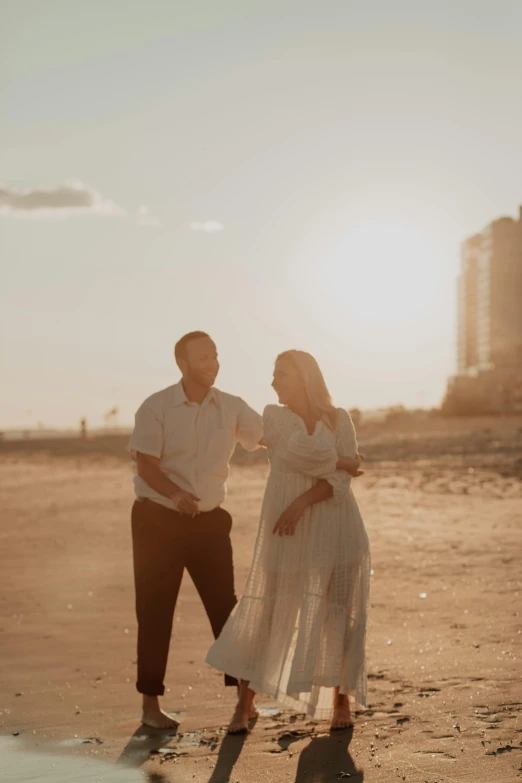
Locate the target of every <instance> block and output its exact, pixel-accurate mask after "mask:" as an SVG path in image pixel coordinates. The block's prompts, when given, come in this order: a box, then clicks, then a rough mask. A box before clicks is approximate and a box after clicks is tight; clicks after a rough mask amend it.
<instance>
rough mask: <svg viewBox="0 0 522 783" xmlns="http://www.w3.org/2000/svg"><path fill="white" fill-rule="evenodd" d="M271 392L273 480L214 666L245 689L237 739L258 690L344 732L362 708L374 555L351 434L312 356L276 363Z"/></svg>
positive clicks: (268, 433) (267, 416)
mask: <svg viewBox="0 0 522 783" xmlns="http://www.w3.org/2000/svg"><path fill="white" fill-rule="evenodd" d="M272 386H273V388H274V390H275V391H276V393H277V395H278V397H279V402H280V403H281V405H268V406H267V407H266V408H265V411H264V413H263V419H264V441H265V445H266V446H267V447H268V452H269V458H270V475H269V478H268V482H267V486H266V490H265V495H264V499H263V505H262V509H261V520H260V525H259V532H258V536H257V541H256V545H255V550H254V559H253V562H252V566H251V568H250V573H249V576H248V580H247V584H246V588H245V592H244V594H243V596H242V598H241V600H240V602H239V603H238V604H237V605H236V607H235V609H234V610H233V612H232V614H231V615H230V617H229V619H228V621H227V623H226V624H225V626H224V628H223V630H222V632H221V635H220V636H219V638H218V639H217V640H216V642H214V644H213V645H212V647H211V648H210V650H209V653H208V655H207V662H208V663H209V664H210V665H211V666H213V667H215V668H216V669H219V670H220V671H224V672H226V673H227V674H230V675H232V676H235V677H237V678H238V679H239V680H240V681H241V684H240V688H239V700H238V704H237V707H236V710H235V713H234V716H233V718H232V721H231V723H230V725H229V729H228V730H229V732H231V733H236V732H239V731H246V730H248V721H249V715H250V712H251V709H252V708H253V698H254V695H255V692H256V691H262V692H264V693H266V694H268V695H270V696H272V697H273V698H275V699H278V700H279V701H280V702H281V703H282V704H283V705H284V706H285V707H288V708H290V709H294V710H298V711H305V712H306V713H307V714H308V715H311V716H314V717H317V718H326V717H330V716H332V728H345V727H347V726H350V725H353V719H352V712H351V708H350V699H352V700H353V701H355V702H357V703H359V704H361V705H364V704H365V703H366V671H365V659H364V645H365V636H366V613H367V605H368V590H369V575H370V552H369V545H368V538H367V535H366V531H365V529H364V523H363V521H362V518H361V515H360V513H359V509H358V507H357V503H356V501H355V498H354V496H353V493H352V490H351V487H350V484H351V478H350V475H349V473H352V474H353V475H359V473H360V472H359V471H358V466H359V462H358V455H357V442H356V437H355V430H354V427H353V424H352V421H351V419H350V416H349V414H348V413H347V412H346V411H345V410H343V409H341V408H338V409H336V408H334V406H333V404H332V401H331V398H330V394H329V392H328V389H327V388H326V384H325V382H324V378H323V376H322V374H321V371H320V369H319V366H318V364H317V362H316V361H315V359H314V358H313V357H312V356H311V355H310V354H308V353H305V352H303V351H286V352H285V353H282V354H280V356H278V358H277V360H276V364H275V369H274V379H273V382H272ZM318 479H319V481H318ZM332 689H333V693H332Z"/></svg>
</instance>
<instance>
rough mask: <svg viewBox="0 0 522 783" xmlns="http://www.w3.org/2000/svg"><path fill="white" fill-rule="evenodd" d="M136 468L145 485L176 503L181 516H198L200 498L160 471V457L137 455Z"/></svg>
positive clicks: (138, 453) (139, 453)
mask: <svg viewBox="0 0 522 783" xmlns="http://www.w3.org/2000/svg"><path fill="white" fill-rule="evenodd" d="M136 468H137V470H138V475H139V477H140V478H142V479H143V481H144V482H145V484H148V486H149V487H150V488H151V489H153V490H154V491H155V492H158V493H159V494H160V495H163V496H164V497H166V498H170V499H171V500H173V501H174V502H175V503H176V508H177V510H178V511H179V512H180V513H181V514H197V513H198V510H199V509H198V502H199V500H200V499H199V498H198V497H196V496H195V495H193V494H192V493H191V492H186V491H185V490H184V489H181V487H179V486H178V485H177V484H175V483H174V482H173V481H171V480H170V479H169V478H167V476H166V475H165V474H164V473H163V472H162V471H161V470H160V467H159V457H152V456H150V454H142V453H141V452H140V451H138V452H137V453H136Z"/></svg>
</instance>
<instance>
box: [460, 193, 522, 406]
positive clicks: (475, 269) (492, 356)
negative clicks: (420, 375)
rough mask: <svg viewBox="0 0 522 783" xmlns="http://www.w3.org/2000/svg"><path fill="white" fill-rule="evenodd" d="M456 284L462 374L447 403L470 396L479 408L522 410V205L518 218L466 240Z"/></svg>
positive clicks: (493, 225) (493, 226) (503, 222)
mask: <svg viewBox="0 0 522 783" xmlns="http://www.w3.org/2000/svg"><path fill="white" fill-rule="evenodd" d="M457 288H458V335H457V375H456V376H455V377H454V378H452V379H450V381H449V385H448V393H447V396H446V400H445V404H446V403H448V400H449V399H450V398H452V399H453V400H456V399H457V397H459V398H460V399H461V400H464V399H465V398H469V397H470V395H471V397H474V398H475V407H476V408H477V409H478V408H485V409H487V410H488V411H498V412H501V411H505V412H509V411H512V410H517V411H522V206H521V207H520V209H519V216H518V220H517V219H513V218H510V217H504V218H500V219H499V220H495V221H494V222H493V223H491V224H490V225H489V226H487V228H485V229H484V231H482V232H481V233H480V234H475V235H474V236H471V237H469V238H468V239H466V240H465V241H464V242H463V244H462V248H461V259H460V274H459V277H458V283H457ZM459 407H460V406H459Z"/></svg>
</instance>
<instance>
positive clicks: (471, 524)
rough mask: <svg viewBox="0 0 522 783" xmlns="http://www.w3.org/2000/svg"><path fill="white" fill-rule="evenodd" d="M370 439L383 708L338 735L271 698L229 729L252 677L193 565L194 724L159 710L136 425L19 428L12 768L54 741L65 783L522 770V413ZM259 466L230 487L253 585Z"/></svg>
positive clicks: (9, 726) (240, 557)
mask: <svg viewBox="0 0 522 783" xmlns="http://www.w3.org/2000/svg"><path fill="white" fill-rule="evenodd" d="M359 440H360V447H361V450H362V451H363V452H366V454H367V457H368V459H367V462H366V466H365V470H366V473H365V475H364V476H363V477H361V478H360V479H357V481H356V482H354V491H355V493H356V496H357V498H358V501H359V504H360V507H361V510H362V512H363V516H364V519H365V522H366V526H367V530H368V534H369V537H370V542H371V547H372V568H373V572H374V573H373V576H372V588H371V610H370V623H369V629H368V643H367V656H368V671H369V698H368V701H369V704H368V707H367V709H366V710H365V711H361V712H360V713H359V714H358V715H357V721H356V726H355V728H354V730H353V731H351V730H350V731H345V732H339V733H334V734H330V733H329V731H328V725H327V724H325V723H320V722H314V721H311V720H310V719H307V718H306V717H304V716H301V715H290V714H288V713H285V712H279V711H278V708H277V704H276V703H275V702H273V701H271V700H270V699H267V698H265V697H263V696H262V695H260V696H259V699H258V702H259V705H260V706H261V707H262V708H263V709H262V714H261V716H260V718H259V719H258V720H257V723H256V725H255V726H254V728H253V730H252V732H251V733H250V734H249V735H248V736H246V737H229V736H226V734H225V727H226V724H227V722H228V719H229V717H230V715H231V712H232V708H233V705H234V693H233V691H231V690H230V689H228V690H227V691H225V688H224V687H223V685H222V678H221V676H220V675H219V674H218V673H217V672H214V671H213V670H212V669H210V668H209V667H208V666H207V665H206V664H205V663H204V658H205V654H206V651H207V649H208V647H209V645H210V643H211V641H212V635H211V632H210V628H209V625H208V621H207V618H206V616H205V614H204V610H203V608H202V606H201V604H200V602H199V599H198V596H197V594H196V591H195V589H194V587H193V585H192V584H191V582H190V579H189V578H188V576H185V578H184V581H183V585H182V590H181V594H180V600H179V602H178V607H177V610H176V615H175V621H174V630H173V635H172V643H171V652H170V659H169V669H168V675H167V687H168V692H167V693H166V695H165V698H164V706H165V708H166V709H168V710H169V711H170V712H172V713H175V714H176V715H177V716H178V719H179V721H180V726H179V729H178V733H177V735H174V736H172V735H170V736H167V735H164V734H162V733H160V732H154V731H152V730H151V731H146V730H144V729H143V728H142V727H140V724H139V698H138V694H137V693H136V691H135V687H134V681H135V661H136V650H135V646H136V621H135V616H134V594H133V583H132V562H131V539H130V508H131V505H132V501H133V495H132V482H131V469H130V465H129V462H128V459H127V457H126V455H125V453H124V447H125V439H124V438H118V437H114V438H107V439H103V438H100V439H97V440H94V441H87V442H82V441H79V440H74V439H68V440H67V441H65V440H54V441H45V442H44V441H42V442H37V441H25V442H17V443H14V442H13V443H10V442H8V441H6V442H3V443H1V444H0V469H1V474H2V482H1V506H2V520H3V524H2V528H1V531H0V537H1V538H0V551H1V556H0V557H1V562H0V568H1V580H0V596H1V600H0V605H1V616H0V646H1V653H0V663H1V666H0V694H1V703H0V733H1V734H3V735H6V737H8V738H9V740H8V741H9V743H10V746H9V751H8V752H7V751H6V756H5V758H7V756H9V758H10V759H11V762H10V765H9V764H8V765H7V767H6V766H5V762H4V769H3V773H4V779H5V780H9V781H17V783H18V781H22V780H29V775H30V773H28V772H26V771H24V770H26V768H27V765H25V766H24V764H22V763H21V760H22V759H25V760H26V759H27V758H33V759H34V762H35V764H36V767H35V766H34V764H33V766H32V767H31V769H32V770H33V773H31V774H34V778H31V779H36V780H38V779H40V780H49V781H51V780H55V781H57V780H62V779H63V780H64V781H65V780H71V781H73V780H82V781H83V780H86V781H87V780H98V779H100V778H102V777H103V779H104V780H112V779H113V778H112V777H111V775H112V774H114V780H116V775H118V778H117V779H118V780H122V781H124V780H127V781H129V782H130V781H133V780H138V779H139V777H140V773H139V770H140V769H141V770H142V772H143V774H144V775H145V776H148V778H149V779H150V780H153V781H158V782H159V781H165V783H167V781H175V782H178V783H182V782H183V783H184V782H185V781H187V782H188V781H190V782H191V783H225V782H227V781H230V782H231V783H283V781H285V782H292V781H297V783H312V782H313V781H336V780H344V779H346V780H349V781H351V783H354V781H356V782H357V783H359V782H360V781H364V782H365V783H392V782H393V781H403V780H405V781H408V782H409V783H456V782H457V781H458V782H459V783H460V782H461V781H462V782H464V781H466V782H469V783H479V782H482V781H483V782H484V783H496V782H497V781H498V783H511V782H513V783H515V781H521V780H522V726H521V725H520V715H521V709H522V687H521V684H520V674H521V656H522V635H521V629H522V624H521V611H522V605H521V604H522V601H521V595H522V576H521V569H520V562H521V560H520V557H521V549H522V547H521V543H522V534H521V527H522V525H521V523H522V418H520V417H518V418H516V417H513V418H507V419H498V420H495V419H482V420H467V421H465V420H454V421H444V420H438V419H432V420H426V421H425V422H419V421H406V422H402V423H396V424H389V425H383V424H375V425H373V426H367V427H362V428H361V430H360V433H359ZM251 463H252V464H236V465H234V466H233V468H232V473H231V477H230V482H229V494H228V499H227V503H226V507H227V508H228V510H229V511H230V512H231V513H232V515H233V518H234V527H233V544H234V556H235V568H236V584H237V591H238V593H240V592H241V589H242V587H243V585H244V582H245V578H246V575H247V571H248V567H249V563H250V558H251V555H252V552H253V547H254V541H255V536H256V531H257V522H258V513H259V508H260V501H261V496H262V492H263V488H264V483H265V479H266V474H267V465H266V464H265V463H264V462H262V461H259V457H257V458H254V459H251ZM14 734H16V735H17V736H15V737H13V736H12V735H14ZM3 741H4V743H5V742H6V741H7V740H6V739H4V740H3ZM5 747H6V746H5V745H4V748H5ZM17 754H18V755H17ZM57 757H59V759H61V760H62V762H61V763H67V764H69V765H70V766H69V767H67V769H68V772H66V773H63V776H62V772H59V770H58V767H57V766H56V765H57V761H56V758H57ZM13 759H14V761H13ZM51 759H53V761H51ZM64 759H65V761H63V760H64ZM85 759H91V760H92V764H93V766H92V768H91V767H90V766H89V764H88V762H87V761H85ZM94 760H96V762H97V764H101V763H102V762H103V765H105V764H107V763H108V764H109V766H108V767H107V766H102V767H98V766H97V765H95V764H94ZM115 762H119V763H118V764H116V763H115ZM52 764H55V766H54V767H53V766H52ZM86 765H87V766H86ZM124 765H128V767H129V769H127V767H126V766H124ZM58 766H59V765H58ZM130 768H133V769H130ZM34 769H36V770H37V773H35V772H34ZM100 769H104V770H107V769H110V770H113V772H111V773H110V774H107V772H105V777H104V776H103V774H102V772H99V770H100ZM97 770H98V772H99V774H98V773H97Z"/></svg>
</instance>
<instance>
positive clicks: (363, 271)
mask: <svg viewBox="0 0 522 783" xmlns="http://www.w3.org/2000/svg"><path fill="white" fill-rule="evenodd" d="M442 267H443V265H442V259H441V258H440V256H439V255H438V253H437V249H436V247H435V245H434V242H433V239H432V238H431V237H430V236H429V235H427V234H425V233H423V232H422V231H420V230H418V229H416V228H415V227H414V226H411V225H408V224H407V223H400V222H395V221H394V222H386V221H366V222H364V223H360V224H359V225H357V226H355V227H354V228H353V229H351V230H350V231H349V232H348V233H347V234H345V236H344V237H343V240H342V242H341V243H340V244H339V245H338V246H337V248H336V249H335V250H334V252H333V253H332V255H331V256H330V257H329V258H326V259H325V260H324V264H323V265H322V267H321V270H320V276H321V281H322V286H323V287H325V288H326V290H327V292H328V295H329V296H330V297H333V298H334V299H335V298H338V297H342V299H343V301H344V304H345V306H346V307H349V309H350V314H351V316H352V317H353V318H355V319H356V320H357V321H359V322H361V323H368V324H369V323H371V324H374V325H379V326H382V325H386V326H395V327H396V326H407V325H412V326H413V325H415V324H416V323H420V322H421V321H422V319H423V317H424V316H425V315H426V314H427V312H428V311H430V310H431V309H432V308H433V307H434V306H435V305H436V303H437V298H438V297H439V296H440V284H441V279H442V273H443V268H442Z"/></svg>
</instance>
